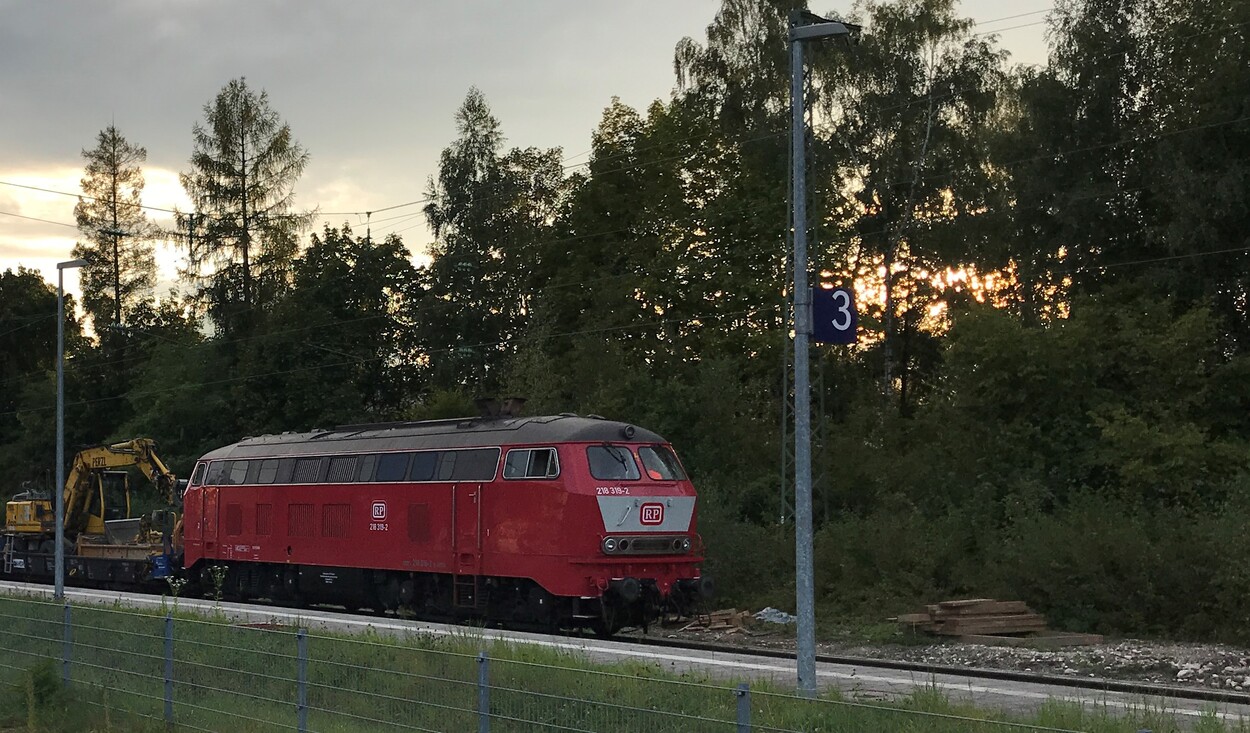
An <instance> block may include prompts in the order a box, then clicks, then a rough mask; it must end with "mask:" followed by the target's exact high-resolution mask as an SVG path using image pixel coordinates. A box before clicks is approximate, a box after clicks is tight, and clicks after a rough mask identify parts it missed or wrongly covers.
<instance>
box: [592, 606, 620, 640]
mask: <svg viewBox="0 0 1250 733" xmlns="http://www.w3.org/2000/svg"><path fill="white" fill-rule="evenodd" d="M600 603H602V604H603V605H602V606H601V608H602V613H601V614H600V615H601V618H600V619H599V620H598V621H596V622H595V626H594V629H595V633H596V634H597V635H599V636H600V637H602V638H604V639H607V638H610V637H612V636H615V635H616V632H618V631H620V630H621V611H620V609H618V608H617V607H616V606H615V605H614V604H611V603H603V602H602V601H600Z"/></svg>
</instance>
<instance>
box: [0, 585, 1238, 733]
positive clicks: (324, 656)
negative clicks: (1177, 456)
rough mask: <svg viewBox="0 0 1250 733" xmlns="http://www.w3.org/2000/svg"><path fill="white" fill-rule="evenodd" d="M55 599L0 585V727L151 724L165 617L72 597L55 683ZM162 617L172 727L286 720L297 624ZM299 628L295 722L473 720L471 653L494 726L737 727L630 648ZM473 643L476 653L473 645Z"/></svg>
mask: <svg viewBox="0 0 1250 733" xmlns="http://www.w3.org/2000/svg"><path fill="white" fill-rule="evenodd" d="M63 614H64V610H63V608H62V607H61V606H59V605H54V604H51V603H48V602H46V601H39V600H33V599H24V598H16V597H2V598H0V733H7V732H8V731H28V730H29V731H45V732H46V733H59V732H61V731H66V732H68V731H75V732H77V731H110V732H111V731H118V732H119V733H128V732H130V731H148V730H152V731H155V730H164V721H163V713H164V691H165V684H164V665H165V653H164V650H165V623H166V622H165V619H164V617H163V616H162V615H161V614H160V613H149V612H144V611H138V610H134V609H129V608H122V607H116V606H115V607H101V606H86V605H83V606H78V605H76V606H73V607H72V609H71V615H72V635H73V638H72V645H71V665H70V674H71V677H72V679H73V682H72V684H71V685H70V686H69V687H68V688H66V687H63V686H62V685H61V684H60V675H61V663H60V658H61V653H62V646H63V643H64V641H63V633H64V623H63ZM173 618H174V621H173V632H174V646H173V650H174V651H173V659H174V667H173V677H174V679H175V680H176V682H175V684H174V688H173V697H174V705H173V710H174V717H175V720H176V722H177V726H176V729H177V730H203V731H240V732H241V733H249V732H251V731H257V732H259V731H278V730H295V729H296V725H297V721H298V710H297V707H296V701H297V696H298V689H299V688H298V677H299V675H300V671H299V670H300V663H299V646H300V644H301V641H300V638H299V636H298V635H297V634H296V632H295V630H293V629H291V628H286V627H267V628H254V627H243V626H238V625H233V624H231V623H230V622H229V620H228V619H226V618H224V617H221V616H217V617H204V616H199V615H193V614H187V613H177V614H175V615H174V617H173ZM302 643H303V644H304V645H305V646H306V650H307V666H306V669H305V675H306V680H307V709H306V715H307V725H308V729H309V730H312V731H318V732H319V733H338V732H342V733H348V732H351V733H355V732H356V731H384V730H385V731H391V730H431V731H453V732H457V733H458V732H460V731H470V730H476V729H477V724H478V717H477V709H478V703H479V688H478V684H477V683H478V678H479V674H481V673H482V672H483V669H482V668H483V665H485V666H486V670H485V671H486V673H487V674H488V676H489V680H490V689H489V709H490V713H491V730H492V732H494V733H500V732H502V733H513V732H514V731H516V732H519V731H530V730H573V731H604V732H607V733H615V732H617V731H621V732H624V731H630V732H631V733H632V732H634V731H646V733H669V732H672V733H678V732H680V733H702V732H704V731H706V732H708V733H722V732H723V733H730V732H732V731H735V730H736V721H737V711H738V705H739V696H738V695H737V693H736V689H735V688H736V686H737V683H736V681H732V680H726V679H722V678H714V677H710V676H708V675H706V674H689V673H687V674H679V673H677V672H675V671H672V670H666V669H663V668H661V667H660V666H657V665H656V664H649V663H644V662H642V661H632V662H627V663H624V664H620V665H599V664H594V663H591V662H588V661H586V660H583V659H581V658H579V657H577V656H575V655H573V654H571V653H567V652H560V651H552V650H549V649H545V648H538V647H533V646H520V645H510V644H502V643H488V644H485V645H484V644H483V643H482V641H481V640H480V639H479V638H476V637H475V636H474V634H473V632H472V631H471V630H466V632H465V633H464V634H463V635H461V636H457V637H450V638H449V637H432V636H423V635H409V636H406V637H403V638H396V637H390V636H386V637H384V636H380V635H378V634H376V633H365V634H357V635H346V634H333V633H325V632H318V633H316V634H309V635H307V636H306V638H304V640H303V642H302ZM483 649H485V652H486V656H487V661H486V662H482V661H480V660H479V652H480V651H481V650H483ZM749 702H750V712H751V722H752V724H753V725H754V726H756V728H755V729H757V730H779V731H812V732H815V731H820V732H821V733H831V732H837V731H847V732H848V733H849V732H851V731H868V730H872V731H884V732H886V733H913V732H914V733H948V732H949V733H955V732H957V731H958V732H961V733H962V732H963V731H984V732H985V733H990V732H991V731H994V732H999V731H1002V732H1004V733H1006V732H1007V731H1013V730H1030V729H1034V730H1038V729H1041V728H1047V729H1064V730H1082V731H1093V732H1094V733H1128V732H1132V731H1138V730H1143V729H1149V730H1151V731H1154V733H1161V732H1163V731H1179V730H1181V729H1182V728H1183V727H1185V728H1191V729H1194V730H1199V731H1201V732H1202V733H1218V732H1224V731H1227V730H1229V729H1228V728H1227V727H1225V726H1224V725H1222V724H1220V722H1219V721H1218V720H1217V719H1216V718H1215V717H1213V716H1211V717H1208V718H1204V719H1202V720H1200V721H1198V722H1197V724H1196V726H1194V725H1192V724H1189V725H1186V726H1182V725H1181V724H1180V723H1178V721H1176V720H1174V719H1172V718H1171V717H1170V716H1167V715H1164V714H1161V713H1159V712H1158V711H1152V710H1149V709H1145V708H1143V709H1140V710H1136V711H1131V712H1130V713H1129V714H1127V715H1125V714H1121V713H1119V712H1117V711H1111V710H1105V709H1102V708H1099V707H1097V706H1090V705H1086V706H1079V705H1075V704H1070V703H1061V702H1051V703H1047V704H1046V705H1044V706H1043V707H1042V708H1041V709H1040V710H1039V711H1038V712H1037V713H1036V714H1035V715H1034V716H1032V717H1031V718H1029V719H1027V720H1009V719H1007V718H1004V717H1003V716H1001V715H998V714H995V713H991V712H988V711H985V710H978V709H975V708H972V707H969V706H967V705H962V704H959V703H956V702H952V701H951V700H949V699H947V698H946V697H945V696H943V695H942V694H940V693H939V692H937V691H935V690H924V689H922V690H920V691H918V692H915V693H913V694H912V695H910V696H908V697H906V698H904V699H902V700H896V701H894V702H891V703H889V704H881V703H870V702H863V701H860V700H858V699H856V698H854V697H844V696H842V695H839V694H836V693H829V694H826V695H824V696H822V697H821V698H819V699H816V700H806V699H801V698H796V697H794V696H793V694H792V691H790V690H787V689H786V688H785V687H784V686H780V685H776V684H771V683H768V682H758V681H757V682H753V683H752V685H751V688H750V693H749ZM1039 727H1041V728H1039ZM1234 730H1238V731H1244V730H1245V729H1244V728H1241V727H1238V728H1235V729H1234Z"/></svg>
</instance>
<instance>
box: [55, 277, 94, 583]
mask: <svg viewBox="0 0 1250 733" xmlns="http://www.w3.org/2000/svg"><path fill="white" fill-rule="evenodd" d="M86 264H87V261H86V260H70V261H68V262H58V263H56V485H55V486H53V487H52V493H53V494H55V502H56V549H55V550H54V552H55V553H56V567H55V570H54V572H55V575H56V585H55V587H54V589H53V592H52V596H53V597H54V598H56V599H57V600H58V601H59V600H61V599H63V598H64V597H65V271H66V270H67V269H74V268H77V267H82V266H83V265H86Z"/></svg>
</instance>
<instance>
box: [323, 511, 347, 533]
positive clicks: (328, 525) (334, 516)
mask: <svg viewBox="0 0 1250 733" xmlns="http://www.w3.org/2000/svg"><path fill="white" fill-rule="evenodd" d="M350 513H351V505H350V504H326V505H325V506H323V507H321V536H322V537H346V536H347V517H348V515H349V514H350Z"/></svg>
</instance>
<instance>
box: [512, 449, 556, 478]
mask: <svg viewBox="0 0 1250 733" xmlns="http://www.w3.org/2000/svg"><path fill="white" fill-rule="evenodd" d="M559 475H560V461H559V459H558V458H556V449H555V448H523V449H520V450H510V451H508V460H506V461H504V464H503V477H504V478H555V477H556V476H559Z"/></svg>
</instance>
